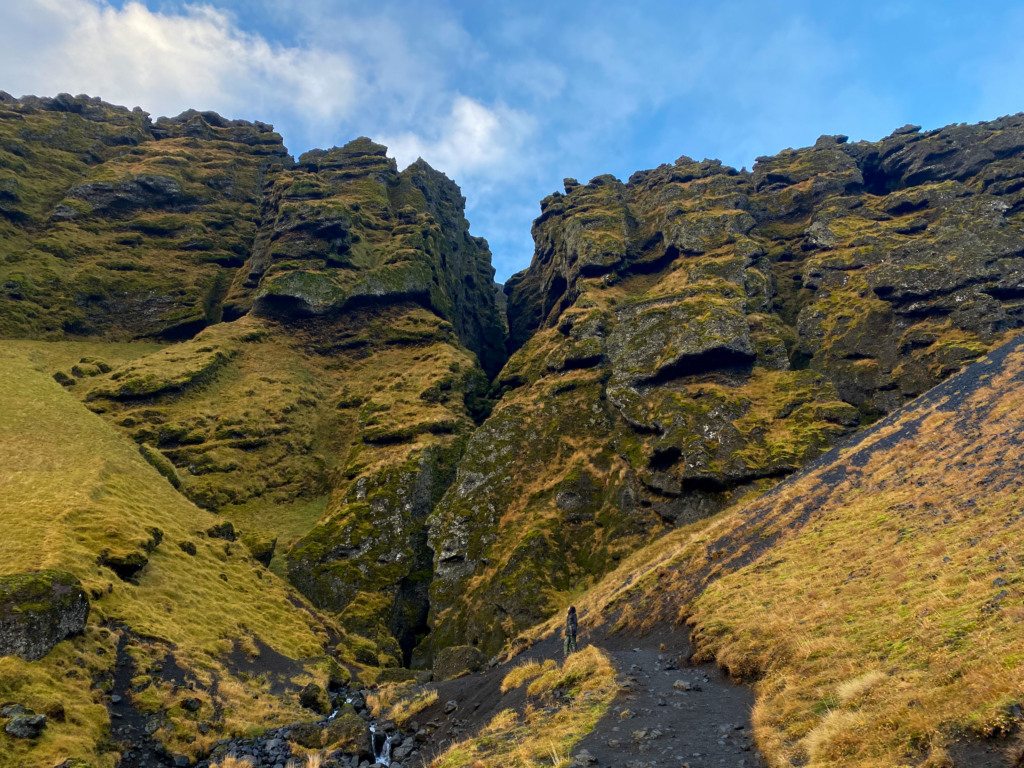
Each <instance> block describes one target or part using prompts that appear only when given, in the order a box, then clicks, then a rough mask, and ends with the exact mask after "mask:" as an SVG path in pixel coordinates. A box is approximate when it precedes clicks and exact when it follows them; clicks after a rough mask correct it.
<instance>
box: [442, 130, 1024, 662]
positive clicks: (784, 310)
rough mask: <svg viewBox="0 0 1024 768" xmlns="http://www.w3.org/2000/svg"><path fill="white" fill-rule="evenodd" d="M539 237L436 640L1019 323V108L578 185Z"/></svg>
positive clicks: (898, 399)
mask: <svg viewBox="0 0 1024 768" xmlns="http://www.w3.org/2000/svg"><path fill="white" fill-rule="evenodd" d="M533 236H534V241H535V245H536V249H535V253H534V258H533V261H532V263H531V265H530V267H529V269H527V270H525V271H524V272H520V273H519V274H517V275H514V276H513V277H512V278H510V279H509V280H508V282H507V283H506V284H505V287H504V291H505V293H506V295H507V297H508V325H509V346H510V349H511V350H513V351H514V354H513V355H512V357H511V359H510V360H509V362H508V364H507V365H506V366H505V368H504V369H503V370H502V372H501V373H500V374H499V376H498V378H497V380H496V382H495V387H496V389H498V390H499V391H500V392H501V393H502V395H503V397H502V400H501V401H500V403H499V404H498V407H497V408H496V410H495V412H494V414H493V415H492V417H491V419H490V420H489V421H488V422H487V423H486V424H485V425H484V426H483V427H482V429H481V430H480V431H478V432H477V433H476V435H474V437H473V439H472V440H471V442H470V444H469V447H468V450H467V454H466V456H465V457H464V459H463V460H462V462H461V464H460V468H459V475H458V477H457V479H456V482H455V484H454V485H453V486H452V488H451V489H450V490H449V492H448V493H447V494H446V495H445V497H444V498H443V499H442V501H441V503H440V504H439V505H438V508H437V510H436V511H435V513H434V515H433V517H432V518H431V521H430V528H431V543H432V546H433V548H434V551H435V555H436V560H435V573H436V578H435V581H434V584H433V586H432V598H433V599H432V606H431V609H432V624H433V628H434V642H435V643H436V647H443V646H444V645H447V644H453V643H454V644H457V643H465V642H470V641H478V642H479V643H480V644H481V645H480V647H481V648H483V649H484V650H486V651H488V652H493V651H494V650H496V649H497V648H499V647H500V646H501V644H502V643H503V642H504V639H505V638H506V637H507V636H508V635H510V634H514V633H515V632H516V631H518V630H519V629H521V628H523V627H525V626H527V625H529V624H532V623H533V622H535V621H537V620H538V619H540V618H542V617H543V616H546V615H548V614H549V612H550V611H551V610H552V609H553V604H551V603H549V602H548V601H547V600H546V598H544V597H543V595H544V594H545V593H546V592H548V593H549V592H550V591H559V590H561V589H566V588H569V587H570V586H572V585H579V584H582V583H584V582H585V581H586V580H587V579H589V578H592V577H594V576H596V575H599V574H601V573H603V572H604V571H605V570H606V569H607V568H608V567H610V565H612V564H613V563H614V560H615V558H616V557H618V556H621V554H623V553H624V552H628V551H630V550H631V549H632V548H633V547H635V546H636V545H637V544H638V543H639V542H641V541H645V540H648V539H649V538H650V537H651V536H653V535H657V533H658V532H659V531H661V530H664V528H665V527H666V526H671V525H677V524H680V523H685V522H689V521H692V520H695V519H699V518H700V517H704V516H706V515H708V514H710V513H712V512H714V511H717V510H719V509H722V508H723V507H724V506H727V505H728V504H730V503H732V502H733V501H735V500H736V499H738V498H739V497H740V496H742V495H743V494H745V493H747V492H749V491H759V490H762V489H765V488H768V487H771V486H772V485H773V484H774V483H775V482H777V479H778V478H779V477H781V476H784V475H786V474H788V473H791V472H792V471H794V470H795V469H796V468H798V467H800V466H803V465H804V464H806V463H807V462H808V461H809V460H811V459H812V458H814V457H815V456H817V455H819V454H820V453H821V452H822V451H824V450H826V449H827V448H828V447H829V446H830V445H832V444H834V443H835V442H836V440H838V439H840V438H842V437H843V436H844V435H846V434H848V433H849V432H851V431H852V430H853V429H855V428H856V427H857V426H858V424H862V423H868V422H870V421H872V420H874V419H877V418H879V417H880V416H883V415H885V414H887V413H889V412H891V411H893V410H894V409H895V408H897V407H899V406H900V405H901V404H903V403H904V402H906V401H907V400H908V399H911V398H913V397H916V396H917V395H919V394H921V393H922V392H924V391H926V390H927V389H929V388H930V387H933V386H934V385H936V384H937V383H939V382H941V381H942V380H943V379H945V378H946V377H947V376H949V375H950V374H951V373H953V372H955V371H957V370H959V368H960V367H961V366H962V365H964V364H965V363H967V362H969V361H971V360H974V359H976V358H978V357H979V356H981V355H982V354H984V353H985V352H986V351H987V350H989V349H991V348H992V347H993V346H994V345H996V344H998V343H999V342H1000V341H1001V340H1003V339H1005V338H1007V335H1008V334H1010V333H1011V332H1012V331H1013V330H1014V329H1016V328H1018V327H1020V325H1021V322H1022V319H1024V301H1022V299H1024V283H1022V282H1021V280H1022V275H1024V271H1022V270H1024V115H1016V116H1012V117H1006V118H1002V119H999V120H996V121H993V122H990V123H981V124H978V125H974V126H967V125H954V126H950V127H947V128H943V129H941V130H936V131H928V132H921V131H920V130H919V129H918V128H916V127H914V126H907V127H905V128H902V129H900V130H898V131H896V132H895V133H893V134H892V135H891V136H888V137H886V138H885V139H882V140H881V141H879V142H859V143H856V144H849V143H847V140H846V137H843V136H823V137H821V138H820V139H819V140H818V141H817V142H816V143H815V146H813V147H808V148H805V149H800V150H786V151H783V152H781V153H779V154H778V155H775V156H772V157H762V158H759V159H758V161H757V164H756V165H755V167H754V169H753V172H746V171H736V170H735V169H732V168H728V167H726V166H723V165H722V164H721V163H719V162H718V161H713V160H705V161H703V162H695V161H694V160H692V159H690V158H688V157H681V158H679V159H678V160H677V161H676V162H675V163H673V164H672V165H662V166H660V167H658V168H655V169H653V170H649V171H640V172H637V173H635V174H633V176H632V177H630V179H629V181H628V182H627V183H622V182H620V181H619V180H618V179H616V178H614V177H612V176H598V177H597V178H595V179H592V180H591V181H590V182H589V183H587V184H580V183H578V182H577V181H575V180H574V179H566V181H565V192H564V193H561V192H559V193H555V194H553V195H551V196H549V197H547V198H545V199H544V200H543V201H542V202H541V215H540V217H539V218H537V220H536V221H535V222H534V225H533ZM580 473H586V474H587V476H588V477H590V478H591V481H590V484H591V486H592V488H593V490H591V491H589V492H588V494H586V499H587V504H588V505H589V511H588V513H587V514H585V515H578V514H576V512H575V511H574V510H568V509H566V507H565V504H564V503H563V504H560V503H559V499H562V500H563V502H564V501H565V500H566V499H569V498H570V497H569V496H566V495H565V494H564V492H563V491H561V490H560V489H561V488H562V486H563V485H564V484H565V483H566V482H568V481H569V480H570V478H572V477H576V476H578V475H579V474H580ZM574 482H575V481H572V483H570V484H573V483H574ZM573 503H575V502H573ZM570 506H571V505H570ZM536 537H540V538H539V539H536Z"/></svg>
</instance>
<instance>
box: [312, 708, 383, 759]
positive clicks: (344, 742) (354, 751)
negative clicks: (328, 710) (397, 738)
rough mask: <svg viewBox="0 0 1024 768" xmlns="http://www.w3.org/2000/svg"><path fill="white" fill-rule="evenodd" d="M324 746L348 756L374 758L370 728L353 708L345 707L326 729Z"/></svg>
mask: <svg viewBox="0 0 1024 768" xmlns="http://www.w3.org/2000/svg"><path fill="white" fill-rule="evenodd" d="M324 745H325V746H326V747H327V748H329V749H332V750H340V751H342V752H344V753H345V754H347V755H358V756H359V757H364V758H372V757H373V750H372V747H371V744H370V727H369V726H368V725H367V724H366V721H365V720H363V719H362V718H361V717H359V715H357V714H356V713H355V710H354V709H352V707H348V706H347V707H345V709H343V710H342V712H341V713H340V714H339V715H338V716H337V717H335V718H334V719H333V720H331V722H330V723H328V724H327V727H326V728H325V729H324Z"/></svg>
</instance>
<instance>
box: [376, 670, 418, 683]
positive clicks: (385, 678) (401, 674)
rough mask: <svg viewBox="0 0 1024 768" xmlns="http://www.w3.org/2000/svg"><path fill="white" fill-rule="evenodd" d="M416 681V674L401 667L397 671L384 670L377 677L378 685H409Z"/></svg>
mask: <svg viewBox="0 0 1024 768" xmlns="http://www.w3.org/2000/svg"><path fill="white" fill-rule="evenodd" d="M414 680H416V673H415V672H414V671H413V670H411V669H403V668H401V667H398V668H395V669H382V670H381V671H380V674H378V675H377V684H378V685H381V684H383V683H409V682H413V681H414Z"/></svg>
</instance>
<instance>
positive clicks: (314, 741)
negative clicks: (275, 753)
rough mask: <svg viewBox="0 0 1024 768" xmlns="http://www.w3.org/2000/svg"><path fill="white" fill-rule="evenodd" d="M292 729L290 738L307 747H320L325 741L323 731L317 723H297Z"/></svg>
mask: <svg viewBox="0 0 1024 768" xmlns="http://www.w3.org/2000/svg"><path fill="white" fill-rule="evenodd" d="M291 731H292V732H291V735H289V736H288V740H289V741H292V742H294V743H296V744H298V745H299V746H301V747H305V748H306V749H320V745H321V744H322V743H323V731H321V730H320V726H318V725H316V724H315V723H296V724H295V725H293V726H292V728H291Z"/></svg>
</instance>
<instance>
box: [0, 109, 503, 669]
mask: <svg viewBox="0 0 1024 768" xmlns="http://www.w3.org/2000/svg"><path fill="white" fill-rule="evenodd" d="M0 117H2V118H3V119H2V120H0V136H3V138H4V142H5V143H3V145H2V146H0V152H4V153H6V154H4V155H3V159H4V160H5V164H4V166H3V167H4V168H5V169H9V170H4V171H0V174H3V176H2V178H0V185H3V186H2V189H3V190H5V192H4V193H3V197H2V199H3V208H2V211H0V213H2V215H0V248H2V249H3V254H4V256H5V258H4V259H3V261H2V263H0V283H2V284H3V286H4V291H5V293H3V294H2V295H0V334H2V335H4V336H5V337H8V338H12V337H13V338H22V339H26V338H27V339H33V338H34V339H48V340H52V339H63V340H65V341H75V340H77V341H83V342H84V341H86V340H90V341H100V340H102V341H104V342H127V341H133V342H135V341H139V340H145V341H158V342H167V341H175V342H177V343H176V344H174V345H173V346H171V347H167V348H160V347H157V346H153V345H150V346H143V345H140V344H133V345H125V344H105V345H103V346H99V345H96V344H93V345H91V346H90V347H89V349H88V350H87V352H88V354H86V350H84V349H83V353H82V355H81V356H73V357H71V358H70V359H69V360H68V361H67V363H63V362H62V365H61V367H60V368H58V369H57V370H52V371H51V372H52V373H53V375H54V377H55V378H56V379H57V380H58V381H59V382H60V383H61V384H62V385H64V386H66V387H68V388H69V391H71V392H72V393H74V394H75V395H76V396H78V397H79V398H80V399H82V400H83V401H85V402H86V403H87V404H88V407H89V408H90V409H91V410H93V411H94V412H96V413H99V414H102V415H103V416H104V417H105V418H106V419H108V421H110V422H111V423H113V424H114V425H116V426H117V427H118V428H119V429H120V430H122V432H123V433H124V434H125V435H126V436H128V437H130V438H131V439H132V440H134V441H135V442H136V443H138V444H139V449H140V452H141V454H142V456H143V457H144V458H145V459H146V460H147V461H148V462H149V463H150V464H152V465H153V466H154V467H155V468H157V470H158V471H159V472H160V473H161V474H162V475H163V476H164V477H166V478H167V479H168V481H169V482H170V483H171V484H172V485H174V486H175V488H177V489H179V490H180V491H181V493H183V494H184V495H185V496H187V497H188V498H189V499H190V500H192V501H194V502H195V503H196V504H198V505H199V506H201V507H203V508H205V509H208V510H212V511H217V512H220V513H221V514H223V515H225V516H226V517H228V518H229V519H230V520H233V521H235V522H236V523H237V524H238V525H239V527H240V528H241V529H242V530H243V531H244V532H245V533H246V542H247V543H248V545H249V547H250V550H251V551H252V552H253V554H254V555H256V556H258V557H260V558H262V559H264V560H269V561H272V558H273V553H274V548H273V547H270V546H269V545H268V542H273V541H275V539H276V540H278V541H279V542H280V545H279V546H278V547H277V551H279V552H280V554H281V556H282V557H281V558H279V560H280V562H279V564H277V565H275V566H274V567H275V569H276V570H278V572H280V573H282V574H284V572H285V570H287V573H288V575H289V576H290V578H291V579H292V581H293V583H294V584H296V585H297V586H299V588H300V589H301V590H302V591H303V592H305V594H307V595H308V596H309V597H310V598H311V599H312V600H313V601H314V603H315V604H316V605H317V606H318V607H322V608H325V609H330V610H333V611H339V612H343V617H344V619H345V621H346V622H347V623H348V624H349V626H351V627H352V628H354V629H356V630H358V631H360V632H361V633H363V634H365V635H366V636H367V638H368V639H369V640H371V641H372V643H374V644H376V647H375V650H374V651H373V652H372V654H371V655H372V656H373V658H375V659H378V658H379V659H380V660H381V663H389V664H393V663H397V661H400V660H401V659H402V658H403V656H404V657H405V658H406V659H408V657H409V654H410V653H411V650H412V647H413V646H414V645H415V644H416V643H417V642H418V641H419V639H421V638H422V636H423V635H424V634H425V633H426V629H427V623H426V620H427V610H428V602H427V601H428V594H427V590H428V587H429V584H430V581H431V578H432V560H433V556H432V553H431V552H430V550H429V549H428V548H427V532H426V527H425V520H426V516H427V515H428V514H429V512H430V511H431V510H432V509H433V506H434V504H435V503H436V502H437V500H438V499H439V498H440V496H441V494H442V493H443V492H444V490H445V489H446V488H447V485H448V484H449V483H450V482H451V480H452V478H453V477H454V466H455V463H456V462H457V460H458V458H459V456H460V455H461V452H462V450H463V448H464V446H465V442H466V438H467V437H468V435H469V433H470V432H471V431H472V430H473V429H474V428H475V425H476V423H478V422H479V421H481V420H482V419H483V418H484V417H485V416H486V415H487V413H488V412H489V408H490V401H489V400H488V398H487V393H488V388H489V386H490V385H489V381H488V374H490V376H494V375H495V374H496V373H497V372H498V370H499V369H500V368H501V367H502V365H503V364H504V362H505V359H506V355H505V333H506V331H505V317H504V312H503V311H501V310H499V307H498V294H496V292H495V289H494V281H493V278H494V270H493V268H492V267H491V264H490V253H489V251H488V249H487V243H486V241H484V240H482V239H481V238H476V237H473V236H471V235H470V234H469V224H468V222H467V221H466V219H465V218H464V215H463V211H464V207H465V199H464V198H463V197H462V195H461V192H460V190H459V188H458V186H457V185H455V184H454V183H453V182H452V181H451V180H449V179H448V178H447V177H446V176H444V175H443V174H441V173H439V172H437V171H435V170H433V169H432V168H430V166H428V165H427V164H426V163H424V162H422V161H419V162H417V163H414V164H413V165H412V166H410V167H409V168H407V169H406V170H404V171H403V172H401V173H399V172H398V170H397V166H396V164H395V161H394V160H392V159H389V158H387V157H386V154H385V153H386V148H385V147H383V146H381V145H379V144H374V143H373V142H372V141H370V140H369V139H365V138H362V139H357V140H355V141H352V142H350V143H349V144H347V145H345V146H344V147H340V148H339V147H335V148H333V149H331V150H327V151H324V150H314V151H312V152H308V153H306V154H304V155H303V156H302V157H301V158H300V160H299V162H298V163H293V162H292V159H291V157H290V156H289V155H288V154H287V151H286V150H285V148H284V146H283V145H282V143H281V138H280V136H279V135H278V134H276V133H274V132H273V129H272V127H271V126H268V125H265V124H263V123H249V122H246V121H238V120H234V121H229V120H225V119H224V118H222V117H220V116H219V115H216V114H215V113H207V112H204V113H198V112H194V111H189V112H186V113H183V114H182V115H180V116H178V117H176V118H160V119H158V120H156V121H155V122H153V121H151V120H150V119H149V117H148V115H146V114H145V113H143V112H142V111H141V110H135V111H129V110H127V109H124V108H123V107H115V106H113V105H110V104H106V103H104V102H102V101H100V100H99V99H91V98H89V97H85V96H79V97H70V96H67V95H62V96H59V97H57V98H56V99H39V98H35V97H26V98H23V99H13V98H12V97H9V96H7V95H6V94H3V95H2V96H0ZM55 244H59V245H60V248H61V249H62V250H60V251H59V252H57V251H56V250H55V248H57V245H55ZM501 298H502V299H503V298H504V296H503V295H502V296H501ZM325 510H326V511H325ZM321 514H322V515H323V519H322V520H321V522H322V523H323V525H320V526H316V527H315V529H314V524H315V523H316V522H317V518H318V517H320V516H321ZM311 529H312V530H311ZM306 534H309V536H308V537H306ZM303 537H306V538H303ZM298 539H302V541H301V543H299V545H298V546H296V547H295V548H294V550H293V551H292V552H291V554H290V556H288V559H287V566H286V564H285V562H284V556H287V555H288V554H289V553H288V550H289V549H291V548H292V545H294V544H295V543H296V541H297V540H298ZM104 557H105V559H104V560H103V562H104V563H106V564H107V566H108V567H111V568H115V569H116V570H117V573H119V574H124V578H126V579H132V578H134V576H135V574H136V573H138V572H139V571H141V570H142V569H143V568H144V567H145V565H146V562H147V560H148V550H146V549H145V548H144V547H143V548H140V547H134V548H129V549H126V550H125V551H124V552H120V551H117V552H113V551H112V552H109V553H106V555H105V556H104ZM396 637H397V638H399V642H396V640H395V638H396Z"/></svg>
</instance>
